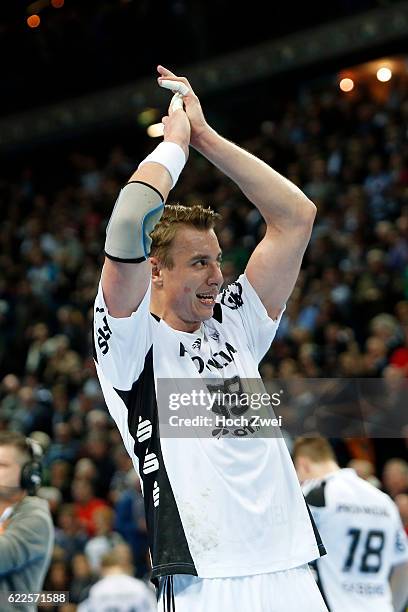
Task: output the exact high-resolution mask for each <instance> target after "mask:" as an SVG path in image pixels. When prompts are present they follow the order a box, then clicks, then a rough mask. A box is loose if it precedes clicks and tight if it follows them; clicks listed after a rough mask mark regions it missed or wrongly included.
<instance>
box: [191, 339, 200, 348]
mask: <svg viewBox="0 0 408 612" xmlns="http://www.w3.org/2000/svg"><path fill="white" fill-rule="evenodd" d="M191 348H193V349H195V350H197V351H199V350H200V348H201V338H197V340H196V341H195V342H193V344H192V345H191Z"/></svg>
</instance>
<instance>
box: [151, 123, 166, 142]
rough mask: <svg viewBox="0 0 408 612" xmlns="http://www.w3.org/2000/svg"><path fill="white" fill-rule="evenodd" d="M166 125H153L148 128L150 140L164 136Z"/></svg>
mask: <svg viewBox="0 0 408 612" xmlns="http://www.w3.org/2000/svg"><path fill="white" fill-rule="evenodd" d="M163 132H164V125H163V124H162V123H153V124H152V125H149V127H148V128H147V134H148V136H150V138H158V137H159V136H163Z"/></svg>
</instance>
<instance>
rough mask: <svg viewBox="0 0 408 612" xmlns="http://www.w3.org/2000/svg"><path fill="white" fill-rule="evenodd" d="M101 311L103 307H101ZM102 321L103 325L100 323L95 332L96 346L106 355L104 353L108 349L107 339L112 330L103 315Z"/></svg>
mask: <svg viewBox="0 0 408 612" xmlns="http://www.w3.org/2000/svg"><path fill="white" fill-rule="evenodd" d="M96 311H97V312H98V308H97V309H96ZM101 311H102V312H103V309H101ZM102 322H103V325H101V327H98V329H97V332H96V333H97V341H98V346H99V348H100V349H101V351H102V354H103V355H106V353H107V352H108V351H109V344H108V341H109V339H110V337H111V336H112V330H111V328H110V327H109V324H108V319H107V318H106V316H104V317H103V319H102Z"/></svg>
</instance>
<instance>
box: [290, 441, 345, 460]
mask: <svg viewBox="0 0 408 612" xmlns="http://www.w3.org/2000/svg"><path fill="white" fill-rule="evenodd" d="M298 457H307V458H308V459H310V460H311V461H313V463H320V462H321V461H336V455H335V454H334V451H333V449H332V447H331V446H330V444H329V442H328V441H327V440H326V439H325V438H321V437H319V436H316V437H310V438H307V437H304V438H297V440H296V441H295V444H294V446H293V451H292V458H293V461H296V459H298Z"/></svg>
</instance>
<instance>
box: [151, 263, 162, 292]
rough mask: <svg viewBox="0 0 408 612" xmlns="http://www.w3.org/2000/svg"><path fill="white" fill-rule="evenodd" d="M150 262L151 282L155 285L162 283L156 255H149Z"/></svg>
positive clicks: (159, 265) (160, 269)
mask: <svg viewBox="0 0 408 612" xmlns="http://www.w3.org/2000/svg"><path fill="white" fill-rule="evenodd" d="M150 264H151V266H152V283H153V284H154V285H155V286H156V287H161V286H162V285H163V275H162V267H161V264H160V261H159V260H158V259H157V257H150Z"/></svg>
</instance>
